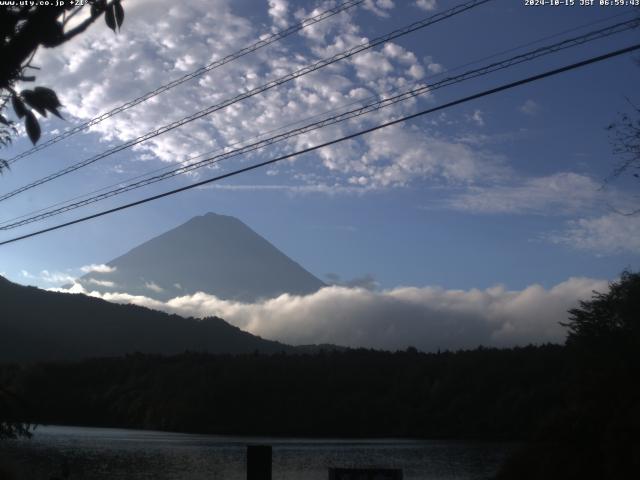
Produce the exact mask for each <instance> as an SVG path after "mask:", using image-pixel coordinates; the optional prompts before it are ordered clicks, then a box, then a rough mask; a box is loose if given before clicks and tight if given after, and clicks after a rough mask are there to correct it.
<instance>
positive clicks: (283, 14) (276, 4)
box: [269, 0, 289, 28]
mask: <svg viewBox="0 0 640 480" xmlns="http://www.w3.org/2000/svg"><path fill="white" fill-rule="evenodd" d="M288 11H289V2H288V1H287V0H269V15H270V16H271V18H273V23H274V24H275V25H276V26H277V27H279V28H286V27H288V26H289V22H288V19H287V17H288Z"/></svg>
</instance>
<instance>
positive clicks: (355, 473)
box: [329, 468, 402, 480]
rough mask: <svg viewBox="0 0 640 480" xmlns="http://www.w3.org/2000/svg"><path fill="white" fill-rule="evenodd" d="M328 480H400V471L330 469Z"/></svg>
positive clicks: (389, 469) (398, 469) (385, 469)
mask: <svg viewBox="0 0 640 480" xmlns="http://www.w3.org/2000/svg"><path fill="white" fill-rule="evenodd" d="M329 480H402V469H400V468H330V469H329Z"/></svg>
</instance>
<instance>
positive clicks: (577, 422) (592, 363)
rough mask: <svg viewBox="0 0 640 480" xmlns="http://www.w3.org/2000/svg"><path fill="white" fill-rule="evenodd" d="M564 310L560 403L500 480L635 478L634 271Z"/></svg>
mask: <svg viewBox="0 0 640 480" xmlns="http://www.w3.org/2000/svg"><path fill="white" fill-rule="evenodd" d="M569 313H570V317H569V321H568V322H567V323H566V326H567V327H568V329H569V335H568V337H567V347H566V348H567V377H566V380H565V381H566V387H565V389H564V393H563V400H562V408H561V409H560V410H559V411H558V412H556V414H555V415H553V416H551V417H549V418H548V419H547V421H546V423H545V424H543V426H542V428H540V430H539V431H538V432H537V434H536V436H535V442H534V443H532V444H530V445H528V446H527V447H526V448H525V449H524V450H522V451H521V452H520V453H519V454H518V455H516V456H514V457H513V458H512V459H511V460H510V461H509V462H508V463H507V464H506V465H505V468H504V469H503V471H502V472H501V475H500V477H499V478H503V479H512V478H513V479H516V478H517V479H519V480H527V479H536V480H537V479H563V480H566V479H572V478H576V479H577V478H580V479H598V480H618V479H627V478H629V479H630V478H640V383H639V379H640V273H633V272H624V273H623V274H622V275H621V278H620V280H619V281H618V282H615V283H612V284H611V285H610V288H609V291H608V292H606V293H598V292H594V294H593V297H592V299H591V300H590V301H587V302H582V303H581V304H580V307H579V308H576V309H573V310H571V311H570V312H569Z"/></svg>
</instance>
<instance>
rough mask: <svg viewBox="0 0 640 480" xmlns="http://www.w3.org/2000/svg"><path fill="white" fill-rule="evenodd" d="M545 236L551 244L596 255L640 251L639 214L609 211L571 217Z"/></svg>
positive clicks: (639, 252)
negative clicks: (600, 213) (565, 225)
mask: <svg viewBox="0 0 640 480" xmlns="http://www.w3.org/2000/svg"><path fill="white" fill-rule="evenodd" d="M545 238H546V239H547V240H549V241H551V242H552V243H557V244H562V245H566V246H568V247H571V248H575V249H579V250H586V251H590V252H594V253H596V254H600V255H606V254H615V253H624V252H629V253H635V254H640V216H639V215H633V216H625V215H620V214H617V213H609V214H606V215H602V216H599V217H592V218H580V219H577V220H571V221H569V222H568V223H567V227H566V228H565V229H564V230H563V231H560V232H554V233H551V234H548V235H546V236H545Z"/></svg>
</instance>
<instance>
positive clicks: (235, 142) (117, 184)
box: [0, 11, 635, 229]
mask: <svg viewBox="0 0 640 480" xmlns="http://www.w3.org/2000/svg"><path fill="white" fill-rule="evenodd" d="M629 14H634V15H635V12H633V11H626V12H621V13H617V14H614V15H611V16H608V17H605V18H601V19H598V20H594V21H592V22H588V23H586V24H582V25H578V26H576V27H571V28H569V29H566V30H563V31H561V32H558V33H554V34H552V35H548V36H545V37H542V38H539V39H537V40H533V41H530V42H526V43H524V44H520V45H518V46H516V47H512V48H509V49H507V50H502V51H500V52H497V53H494V54H492V55H488V56H485V57H482V58H479V59H477V60H473V61H471V62H467V63H465V64H462V65H458V66H456V67H452V68H449V69H447V70H444V71H442V72H439V73H436V74H431V75H428V76H427V77H425V78H424V79H423V80H422V81H421V82H413V83H412V85H413V86H414V87H416V86H420V85H422V84H423V83H424V81H425V80H429V79H434V78H438V77H444V76H445V75H447V74H451V73H453V72H457V71H460V70H462V69H463V68H466V67H469V66H471V65H477V64H478V63H480V62H483V61H485V60H491V59H494V58H497V57H500V56H502V55H505V54H508V53H512V52H517V51H519V50H522V49H523V48H526V47H529V46H531V45H536V44H539V43H542V42H544V41H546V40H551V39H554V38H558V37H561V36H563V35H566V34H568V33H571V32H575V31H578V30H583V29H585V28H588V27H592V26H594V25H597V24H601V23H604V22H607V21H609V20H612V19H614V18H619V17H621V16H627V15H629ZM392 93H393V92H384V93H381V94H375V95H370V96H369V97H366V98H363V99H358V100H355V101H353V102H349V103H346V104H343V105H341V106H339V107H335V108H331V109H328V110H325V111H324V112H321V113H318V114H315V115H312V116H310V117H306V118H303V119H299V120H295V121H293V122H290V123H288V124H286V125H282V126H279V127H277V128H273V129H271V130H267V131H263V132H262V133H258V134H256V135H253V136H251V137H249V138H246V139H243V140H240V139H238V140H232V141H231V142H229V143H228V144H227V145H226V146H225V147H222V148H220V147H218V148H216V149H214V150H209V151H206V152H203V153H199V154H197V155H192V156H190V157H188V158H187V159H186V160H184V161H182V162H178V165H180V166H188V165H190V164H191V161H193V160H196V159H198V158H202V157H205V156H207V155H211V154H213V153H218V152H225V151H226V149H228V148H231V147H233V146H235V145H240V144H242V143H246V142H250V141H252V140H256V139H258V138H261V137H265V136H267V135H269V134H272V133H275V132H278V131H283V130H286V129H287V128H289V127H292V126H294V125H299V124H301V123H303V122H305V121H309V120H312V119H315V118H318V117H323V116H325V115H328V114H330V113H333V112H337V111H340V110H344V109H346V108H348V107H350V106H353V105H356V104H364V102H367V101H371V100H374V99H377V98H379V97H382V96H384V97H385V98H388V97H389V96H390V95H392ZM173 167H174V166H173V165H168V166H164V167H160V168H157V169H154V170H151V171H148V172H145V173H141V174H139V175H136V176H134V177H131V178H129V179H128V180H126V182H133V181H135V180H138V179H141V178H145V177H148V176H150V175H154V174H158V173H159V172H163V171H167V170H169V169H171V168H173ZM123 183H124V182H123V181H119V182H115V183H112V184H110V185H106V186H104V187H101V188H99V189H96V190H92V191H90V192H87V193H84V194H81V195H77V196H75V197H72V198H69V199H67V200H63V201H61V202H57V203H54V204H53V205H49V206H48V207H44V208H39V209H37V210H32V211H30V212H28V213H25V214H22V215H19V216H16V217H12V218H9V219H7V220H4V221H0V229H2V228H1V227H2V226H4V225H7V224H8V223H12V222H15V221H17V220H21V219H23V218H27V217H31V216H34V215H36V214H38V213H41V212H45V211H47V210H50V209H53V208H55V207H59V206H62V205H66V204H69V203H71V202H73V201H75V200H80V199H84V198H87V197H89V196H91V195H95V194H98V193H100V192H104V191H106V190H109V189H113V188H115V187H120V186H122V185H123Z"/></svg>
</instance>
